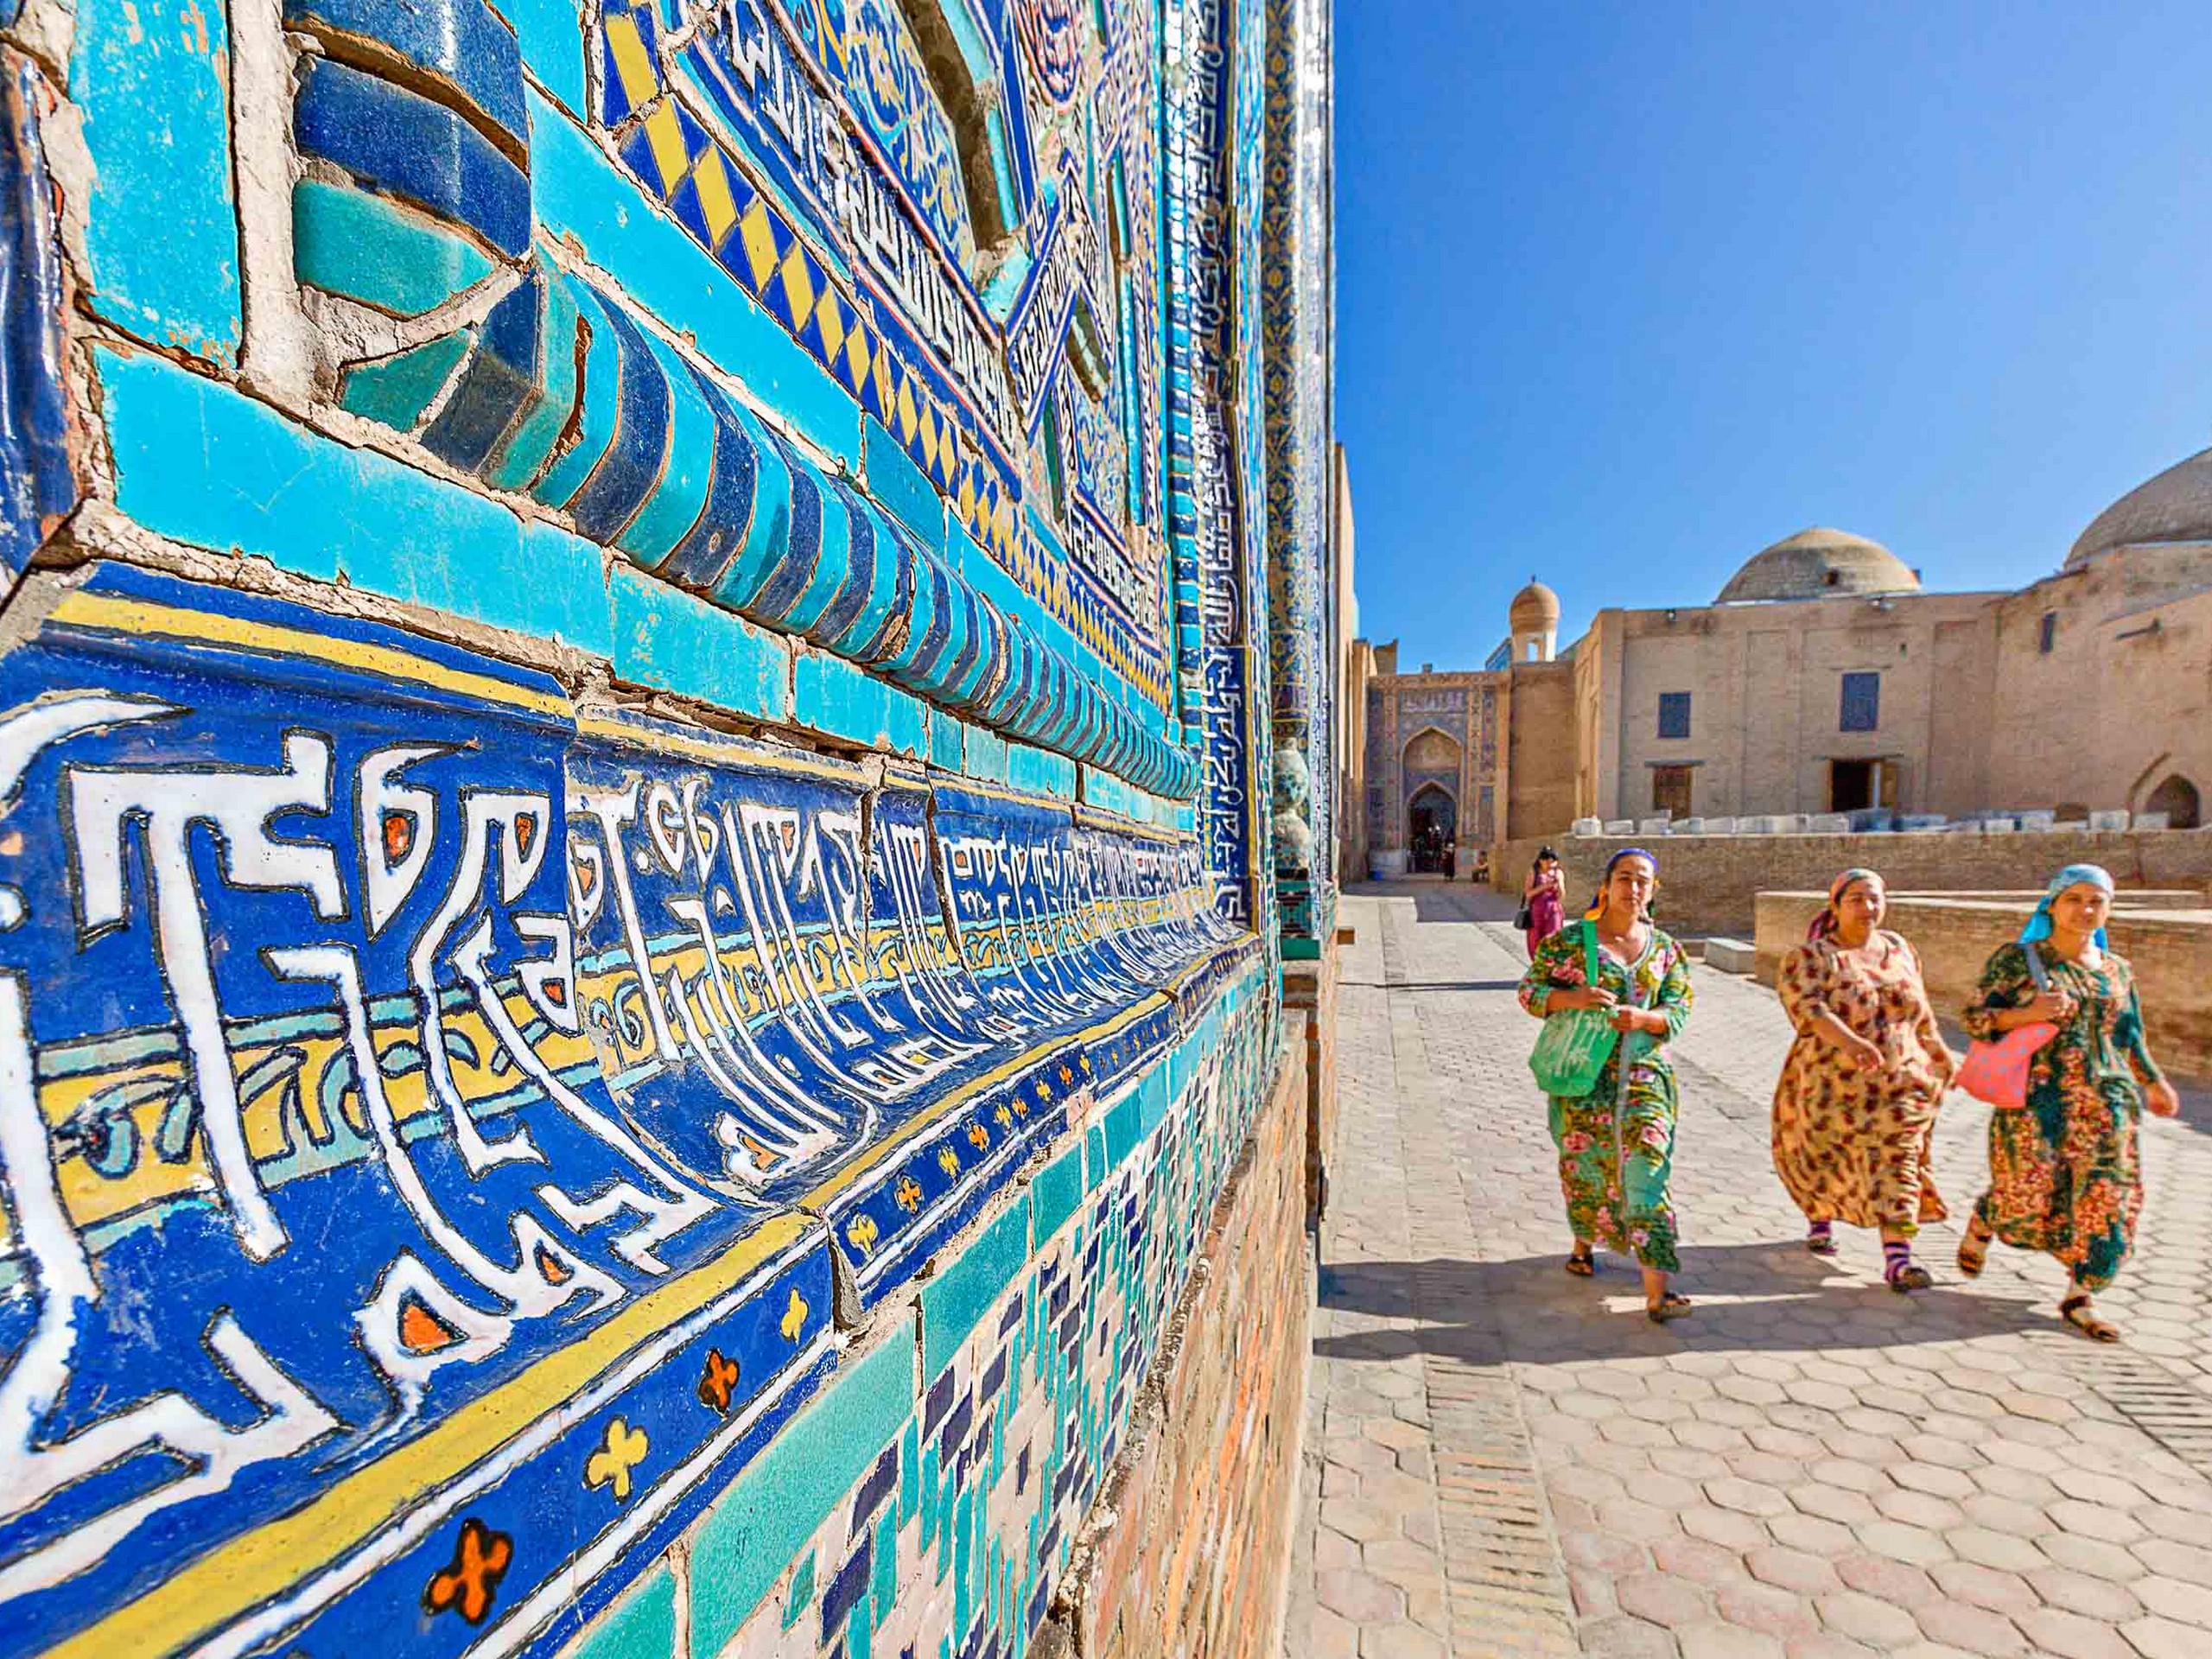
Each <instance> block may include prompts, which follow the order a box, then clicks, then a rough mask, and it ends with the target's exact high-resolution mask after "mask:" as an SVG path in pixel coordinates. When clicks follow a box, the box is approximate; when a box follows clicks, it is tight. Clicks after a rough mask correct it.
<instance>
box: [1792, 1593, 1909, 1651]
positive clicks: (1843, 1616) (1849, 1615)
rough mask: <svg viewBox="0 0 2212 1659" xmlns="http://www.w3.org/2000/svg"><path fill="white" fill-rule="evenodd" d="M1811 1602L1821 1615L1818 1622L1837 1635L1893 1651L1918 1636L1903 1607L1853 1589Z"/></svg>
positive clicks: (1882, 1649)
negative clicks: (1894, 1605)
mask: <svg viewBox="0 0 2212 1659" xmlns="http://www.w3.org/2000/svg"><path fill="white" fill-rule="evenodd" d="M1813 1605H1814V1608H1815V1611H1818V1612H1819V1614H1820V1616H1821V1624H1825V1625H1827V1627H1828V1629H1830V1630H1834V1632H1835V1633H1836V1634H1837V1635H1839V1636H1847V1637H1850V1638H1851V1639H1852V1640H1853V1641H1854V1642H1864V1643H1866V1644H1867V1645H1868V1646H1869V1647H1872V1648H1876V1649H1880V1650H1881V1651H1882V1652H1885V1653H1894V1652H1896V1651H1897V1649H1900V1648H1902V1647H1904V1645H1905V1644H1906V1643H1910V1642H1913V1641H1916V1640H1917V1639H1918V1637H1919V1636H1920V1625H1919V1624H1918V1623H1917V1622H1916V1620H1915V1619H1914V1618H1913V1616H1912V1615H1911V1614H1910V1613H1909V1612H1907V1611H1905V1610H1904V1608H1902V1607H1893V1606H1891V1605H1890V1604H1889V1603H1888V1602H1885V1601H1877V1600H1876V1599H1874V1598H1873V1597H1872V1596H1869V1595H1866V1594H1863V1593H1862V1592H1859V1591H1856V1590H1841V1591H1838V1592H1835V1593H1834V1594H1832V1595H1826V1596H1821V1597H1819V1598H1817V1599H1815V1602H1814V1604H1813Z"/></svg>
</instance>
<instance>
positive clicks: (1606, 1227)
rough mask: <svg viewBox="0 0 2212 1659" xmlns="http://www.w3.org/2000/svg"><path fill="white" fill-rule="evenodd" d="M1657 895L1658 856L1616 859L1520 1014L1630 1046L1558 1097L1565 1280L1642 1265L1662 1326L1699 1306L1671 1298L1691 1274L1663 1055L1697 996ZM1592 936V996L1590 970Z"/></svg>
mask: <svg viewBox="0 0 2212 1659" xmlns="http://www.w3.org/2000/svg"><path fill="white" fill-rule="evenodd" d="M1657 887H1658V863H1657V861H1656V860H1655V859H1654V858H1653V857H1652V856H1651V855H1650V854H1649V853H1647V852H1644V851H1643V850H1642V849H1634V848H1630V849H1623V850H1622V851H1620V852H1618V853H1616V854H1614V855H1613V857H1612V860H1611V862H1610V863H1608V864H1607V865H1606V866H1605V880H1604V882H1603V884H1602V885H1601V886H1600V887H1599V893H1598V897H1597V899H1596V900H1595V901H1594V902H1593V903H1592V905H1591V906H1590V908H1589V910H1588V912H1586V915H1585V917H1584V918H1583V920H1582V921H1581V922H1580V923H1575V924H1571V925H1568V926H1567V927H1564V928H1561V929H1560V931H1558V932H1556V933H1554V934H1553V935H1552V936H1551V938H1548V939H1547V940H1545V941H1544V942H1543V944H1541V945H1540V946H1539V947H1538V948H1537V950H1536V954H1535V957H1534V958H1533V959H1532V960H1531V961H1530V962H1529V971H1528V973H1527V974H1525V975H1524V976H1522V981H1521V1006H1522V1007H1524V1008H1526V1009H1527V1010H1528V1011H1529V1013H1530V1014H1535V1016H1536V1017H1537V1018H1538V1019H1543V1018H1546V1017H1548V1016H1549V1015H1552V1014H1562V1013H1566V1012H1567V1011H1568V1010H1570V1009H1575V1008H1605V1009H1608V1010H1610V1011H1611V1014H1612V1016H1613V1018H1612V1025H1613V1028H1614V1029H1615V1030H1616V1031H1618V1033H1621V1034H1620V1039H1619V1041H1618V1043H1617V1044H1616V1045H1615V1046H1614V1048H1613V1052H1612V1054H1611V1057H1610V1058H1607V1060H1606V1061H1605V1070H1604V1071H1602V1072H1600V1073H1599V1077H1598V1081H1597V1083H1596V1084H1595V1085H1594V1086H1593V1087H1592V1090H1591V1091H1590V1092H1589V1093H1588V1094H1587V1095H1584V1096H1578V1097H1571V1098H1570V1097H1562V1096H1554V1097H1553V1098H1552V1102H1551V1131H1552V1141H1553V1142H1554V1145H1556V1146H1557V1147H1559V1178H1560V1187H1561V1188H1562V1189H1563V1190H1564V1192H1565V1193H1566V1197H1567V1224H1568V1225H1569V1226H1570V1227H1572V1228H1573V1230H1574V1251H1573V1255H1569V1256H1568V1257H1567V1271H1568V1272H1569V1273H1572V1274H1578V1275H1580V1276H1581V1277H1584V1278H1587V1277H1588V1276H1589V1275H1590V1274H1592V1273H1594V1272H1595V1271H1596V1270H1597V1264H1596V1262H1595V1260H1594V1250H1595V1247H1596V1246H1597V1245H1599V1244H1600V1243H1602V1244H1604V1245H1605V1248H1606V1249H1611V1250H1619V1251H1622V1252H1624V1253H1631V1254H1633V1255H1635V1257H1636V1259H1637V1263H1638V1265H1639V1266H1641V1267H1642V1268H1643V1300H1644V1306H1645V1309H1646V1311H1648V1312H1649V1314H1650V1315H1651V1317H1652V1319H1655V1320H1661V1321H1664V1320H1667V1319H1680V1318H1681V1316H1682V1315H1684V1314H1686V1313H1688V1312H1689V1311H1690V1303H1689V1299H1688V1297H1686V1296H1677V1295H1675V1294H1672V1293H1670V1292H1669V1290H1668V1288H1667V1279H1668V1275H1669V1274H1672V1273H1675V1272H1677V1271H1679V1270H1680V1268H1681V1260H1680V1258H1679V1257H1678V1256H1677V1255H1676V1254H1675V1204H1674V1198H1673V1196H1672V1194H1671V1192H1669V1179H1670V1178H1671V1176H1672V1174H1673V1171H1674V1154H1675V1071H1674V1067H1673V1066H1671V1065H1669V1064H1668V1061H1667V1056H1666V1052H1665V1051H1664V1049H1663V1047H1662V1045H1664V1044H1666V1043H1668V1042H1669V1041H1671V1040H1673V1039H1674V1038H1675V1035H1676V1034H1677V1033H1680V1032H1681V1028H1682V1023H1683V1021H1685V1020H1688V1018H1689V1014H1690V1001H1691V998H1692V995H1693V994H1692V992H1691V989H1690V974H1689V963H1688V960H1687V959H1686V958H1685V957H1684V956H1683V954H1682V949H1681V946H1680V945H1678V944H1675V941H1674V940H1673V939H1671V938H1668V937H1667V935H1666V934H1664V933H1662V932H1661V931H1659V930H1658V929H1657V928H1656V927H1655V926H1653V925H1652V923H1651V918H1650V916H1649V905H1650V901H1651V895H1652V893H1653V892H1654V891H1655V890H1656V888H1657ZM1592 929H1594V930H1595V938H1594V940H1593V941H1592V943H1593V944H1594V946H1595V950H1596V957H1597V964H1598V971H1597V983H1596V984H1594V985H1592V984H1591V983H1590V982H1589V976H1588V975H1587V974H1586V971H1585V969H1584V960H1583V946H1584V942H1585V938H1586V934H1587V932H1588V931H1589V930H1592ZM1624 1062H1625V1064H1624Z"/></svg>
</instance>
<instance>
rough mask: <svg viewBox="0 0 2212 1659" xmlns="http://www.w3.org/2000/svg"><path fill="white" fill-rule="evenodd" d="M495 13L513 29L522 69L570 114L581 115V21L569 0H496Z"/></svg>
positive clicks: (582, 111) (582, 43) (582, 36)
mask: <svg viewBox="0 0 2212 1659" xmlns="http://www.w3.org/2000/svg"><path fill="white" fill-rule="evenodd" d="M497 10H499V12H500V13H501V15H503V16H505V18H506V20H507V22H509V23H511V24H512V25H513V27H514V31H515V41H516V44H517V45H518V46H519V47H520V48H521V49H522V60H523V64H524V67H526V68H527V69H529V71H530V73H531V74H533V75H535V76H537V80H538V84H539V85H540V86H543V88H544V89H545V90H546V91H547V92H550V93H552V94H553V96H554V97H555V98H556V99H560V101H561V102H562V103H563V105H567V112H568V113H569V114H570V115H572V116H581V115H582V114H583V113H584V112H585V104H584V35H583V22H582V19H581V18H580V17H578V16H577V15H576V8H575V5H574V4H573V3H571V0H497Z"/></svg>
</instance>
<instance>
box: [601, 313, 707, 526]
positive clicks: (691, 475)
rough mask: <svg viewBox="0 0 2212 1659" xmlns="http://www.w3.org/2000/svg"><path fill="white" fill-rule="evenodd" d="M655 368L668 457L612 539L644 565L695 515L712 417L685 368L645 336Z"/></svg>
mask: <svg viewBox="0 0 2212 1659" xmlns="http://www.w3.org/2000/svg"><path fill="white" fill-rule="evenodd" d="M648 340H649V343H650V345H651V346H652V353H653V355H654V357H655V358H656V359H658V362H659V364H660V366H661V372H662V373H664V375H666V376H667V377H668V388H669V393H670V405H671V415H670V432H669V439H668V447H667V454H668V459H667V461H666V462H665V464H664V467H663V470H662V472H661V474H660V481H659V482H658V484H656V485H655V486H653V491H652V494H651V495H649V496H648V497H646V498H645V505H644V506H643V507H641V508H639V512H638V516H637V517H636V518H633V519H632V520H631V521H630V523H629V524H628V525H627V527H626V528H625V529H624V530H623V531H622V533H621V534H620V535H619V536H617V537H615V538H614V544H615V545H616V546H617V547H619V548H620V549H621V550H623V551H624V552H625V553H627V554H628V555H629V556H631V557H632V558H633V559H636V560H637V561H638V562H639V563H641V564H644V565H646V566H648V567H650V566H652V565H655V564H658V563H659V562H660V561H661V560H662V559H664V558H666V557H667V556H668V553H669V550H671V548H673V547H674V546H675V545H676V544H677V543H678V542H680V541H682V540H683V537H684V534H685V532H687V531H690V528H691V526H692V525H693V524H696V523H697V522H698V520H699V514H700V512H701V511H702V509H703V508H704V507H705V506H706V505H707V486H708V485H709V483H711V482H712V481H713V479H714V472H715V417H714V416H713V415H712V414H711V413H710V412H709V410H708V408H707V399H706V397H705V395H704V394H703V393H702V391H700V389H699V383H698V381H697V380H696V378H694V377H693V375H692V373H691V371H690V368H689V367H688V366H687V365H685V364H684V363H683V361H682V360H681V359H678V358H677V356H676V354H675V353H673V352H671V351H670V350H669V349H668V346H666V345H665V344H664V342H663V341H661V340H658V339H657V338H653V337H651V336H648Z"/></svg>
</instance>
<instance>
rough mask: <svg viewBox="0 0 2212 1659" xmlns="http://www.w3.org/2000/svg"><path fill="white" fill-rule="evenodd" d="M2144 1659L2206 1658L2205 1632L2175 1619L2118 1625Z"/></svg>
mask: <svg viewBox="0 0 2212 1659" xmlns="http://www.w3.org/2000/svg"><path fill="white" fill-rule="evenodd" d="M2119 1632H2121V1635H2124V1637H2126V1639H2128V1643H2130V1646H2133V1648H2134V1650H2137V1652H2139V1655H2144V1659H2203V1652H2205V1632H2203V1630H2199V1628H2196V1626H2190V1624H2174V1621H2172V1619H2134V1621H2133V1624H2124V1626H2119Z"/></svg>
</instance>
